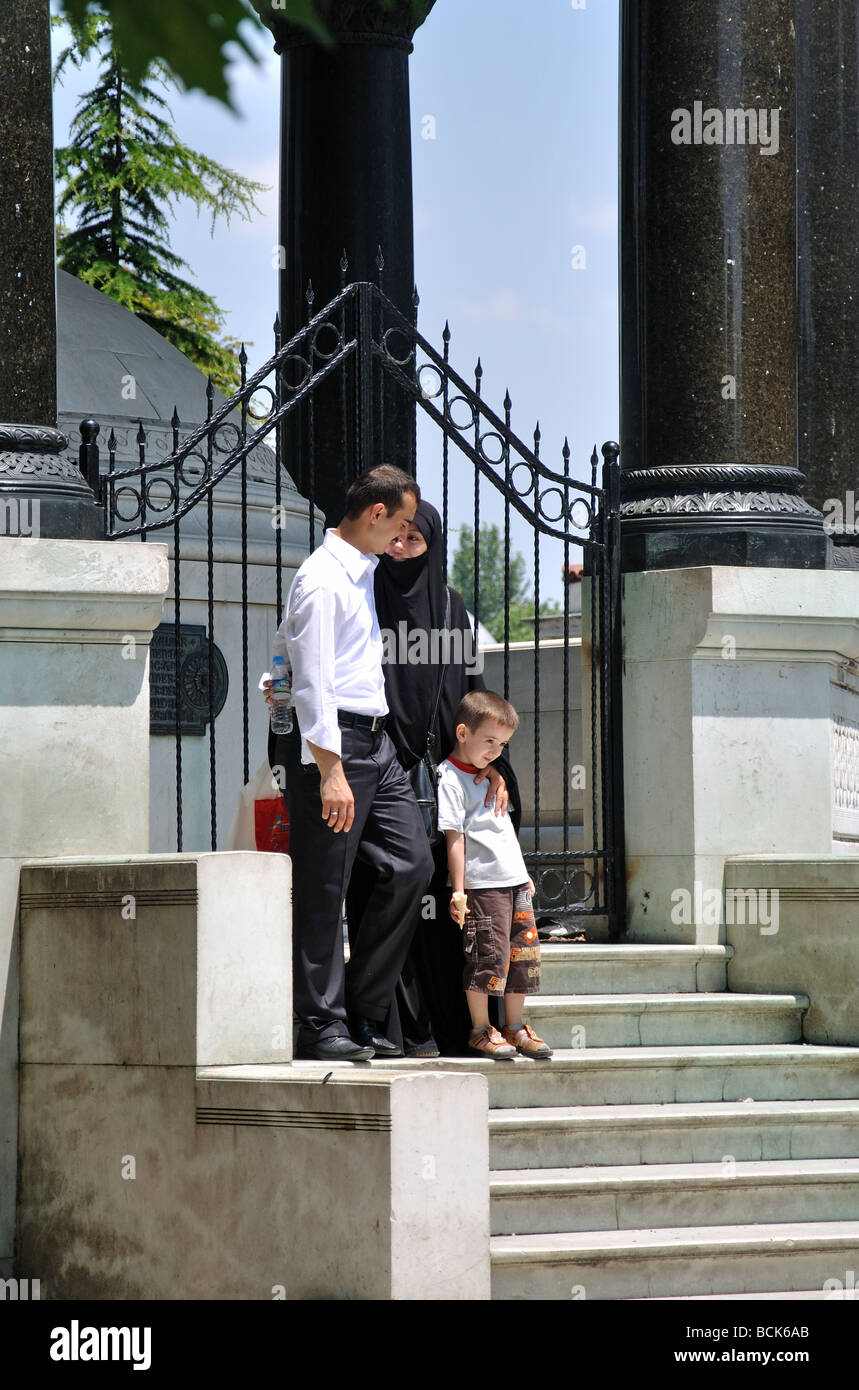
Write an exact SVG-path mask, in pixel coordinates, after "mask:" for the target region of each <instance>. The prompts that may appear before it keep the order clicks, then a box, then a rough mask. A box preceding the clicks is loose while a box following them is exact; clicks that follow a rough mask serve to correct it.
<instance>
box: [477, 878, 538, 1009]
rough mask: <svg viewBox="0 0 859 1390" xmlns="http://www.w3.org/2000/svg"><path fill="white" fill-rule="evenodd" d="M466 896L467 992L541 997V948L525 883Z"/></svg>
mask: <svg viewBox="0 0 859 1390" xmlns="http://www.w3.org/2000/svg"><path fill="white" fill-rule="evenodd" d="M466 896H467V898H468V912H467V913H466V918H465V926H464V927H463V931H462V945H463V949H464V951H465V969H464V971H463V976H462V982H463V986H464V988H465V989H471V990H474V991H475V993H477V994H539V992H540V943H539V941H538V940H537V927H536V925H535V922H534V908H533V905H532V902H531V890H530V889H529V887H528V885H527V883H521V884H518V885H517V886H516V887H515V888H470V889H466Z"/></svg>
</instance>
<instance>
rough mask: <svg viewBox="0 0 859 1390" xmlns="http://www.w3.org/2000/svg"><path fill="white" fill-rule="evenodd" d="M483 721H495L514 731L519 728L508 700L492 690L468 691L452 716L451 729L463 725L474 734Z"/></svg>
mask: <svg viewBox="0 0 859 1390" xmlns="http://www.w3.org/2000/svg"><path fill="white" fill-rule="evenodd" d="M484 719H497V720H498V723H499V724H503V725H504V727H505V728H507V729H510V730H512V731H515V730H516V729H518V727H519V716H518V714H517V713H516V711H515V709H514V708H513V706H512V705H511V703H510V701H509V700H505V699H504V697H503V695H496V693H495V691H494V690H469V692H468V694H467V695H463V697H462V699H461V700H460V702H459V704H458V705H457V707H456V714H455V715H454V716H453V727H454V729H456V728H458V726H459V725H460V724H464V725H465V727H466V728H467V729H469V730H470V731H471V733H474V731H475V729H479V728H480V725H481V724H482V723H483V721H484Z"/></svg>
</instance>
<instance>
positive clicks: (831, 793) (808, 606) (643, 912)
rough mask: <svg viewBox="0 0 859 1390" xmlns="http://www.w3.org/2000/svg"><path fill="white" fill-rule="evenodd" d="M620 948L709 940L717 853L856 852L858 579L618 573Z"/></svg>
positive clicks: (804, 574) (756, 572)
mask: <svg viewBox="0 0 859 1390" xmlns="http://www.w3.org/2000/svg"><path fill="white" fill-rule="evenodd" d="M623 604H624V679H623V713H624V777H625V825H626V856H627V891H628V897H627V903H628V932H629V939H632V940H640V941H653V942H655V941H677V942H696V941H697V942H708V943H709V942H718V941H723V940H724V939H725V935H724V922H725V917H724V907H725V904H724V899H723V877H724V866H725V859H726V857H727V856H730V855H749V854H779V855H784V854H788V855H790V854H805V855H829V854H832V853H833V852H834V853H838V854H841V855H843V854H854V853H857V852H859V577H857V576H856V574H855V573H853V572H850V571H801V570H779V569H746V568H739V567H736V568H735V567H730V566H712V567H710V566H705V567H701V568H698V569H685V570H682V569H676V570H662V571H651V572H649V573H645V574H629V575H626V576H625V578H624V598H623Z"/></svg>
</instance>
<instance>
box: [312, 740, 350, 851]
mask: <svg viewBox="0 0 859 1390" xmlns="http://www.w3.org/2000/svg"><path fill="white" fill-rule="evenodd" d="M307 746H308V748H309V749H310V751H311V753H312V754H313V756H314V758H315V759H316V766H317V767H318V768H319V776H320V783H319V795H320V797H321V798H322V819H323V820H324V821H326V822H327V824H328V825H329V827H330V828H331V829H332V830H333V831H335V832H336V831H338V830H351V829H352V822H353V820H354V819H355V798H354V796H353V795H352V788H351V787H350V786H349V783H348V782H347V781H346V773H345V772H344V771H343V763H342V761H341V759H340V756H339V754H337V753H335V752H334V751H333V749H331V748H320V747H318V745H317V744H315V743H311V742H310V741H309V740H308V743H307Z"/></svg>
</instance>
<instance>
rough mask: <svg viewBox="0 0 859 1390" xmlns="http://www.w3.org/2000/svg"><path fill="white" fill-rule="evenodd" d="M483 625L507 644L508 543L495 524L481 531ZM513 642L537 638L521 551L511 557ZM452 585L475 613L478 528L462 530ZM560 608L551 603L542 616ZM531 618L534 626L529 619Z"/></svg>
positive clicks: (543, 608) (543, 605)
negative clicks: (475, 546) (475, 537)
mask: <svg viewBox="0 0 859 1390" xmlns="http://www.w3.org/2000/svg"><path fill="white" fill-rule="evenodd" d="M479 560H480V566H479V568H480V615H479V616H480V621H481V623H482V624H483V626H484V627H485V628H487V629H488V630H489V631H490V632H491V633H492V635H493V637H494V638H495V639H496V641H498V642H503V640H504V607H505V592H504V570H505V566H504V542H503V538H502V535H501V531H500V529H499V527H498V526H497V525H496V524H495V522H494V521H493V522H483V523H482V524H481V527H480V554H479ZM509 575H510V581H509V595H510V598H509V604H508V608H509V612H510V641H511V642H528V641H533V638H534V596H533V594H532V593H530V591H529V587H528V581H527V577H526V575H527V571H526V567H525V560H524V557H523V556H522V555H520V554H519V553H518V551H517V552H516V553H515V554H513V555H511V556H510V567H509ZM450 582H451V585H452V586H453V588H454V589H456V590H458V592H459V593H460V594H462V597H463V598H464V600H465V606H466V608H467V609H468V611H469V612H470V613H473V612H474V528H473V527H471V526H462V527H461V528H460V532H459V542H458V544H457V547H456V552H455V554H454V557H453V566H452V569H451V575H450ZM558 612H560V609H559V607H558V605H557V604H556V603H554V602H552V601H550V600H548V599H546V600H544V601H543V602H542V603H541V604H540V613H541V614H543V615H545V614H548V613H558ZM529 618H530V620H531V621H530V622H528V621H527V619H529Z"/></svg>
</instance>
